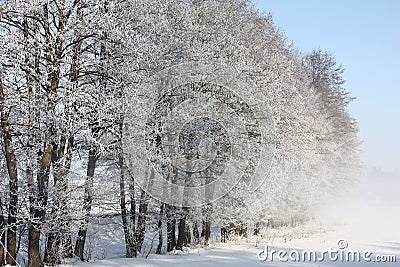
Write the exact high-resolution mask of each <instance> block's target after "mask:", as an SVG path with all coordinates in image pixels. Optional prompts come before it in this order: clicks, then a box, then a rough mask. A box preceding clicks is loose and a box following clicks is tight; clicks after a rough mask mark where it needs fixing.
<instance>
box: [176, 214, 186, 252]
mask: <svg viewBox="0 0 400 267" xmlns="http://www.w3.org/2000/svg"><path fill="white" fill-rule="evenodd" d="M186 217H187V210H186V208H184V209H183V214H182V217H181V218H180V219H179V224H178V242H177V243H176V249H180V250H182V247H183V246H186V245H187V244H188V240H187V229H188V228H187V225H186Z"/></svg>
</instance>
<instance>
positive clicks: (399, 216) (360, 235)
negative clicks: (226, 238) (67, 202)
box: [64, 173, 400, 267]
mask: <svg viewBox="0 0 400 267" xmlns="http://www.w3.org/2000/svg"><path fill="white" fill-rule="evenodd" d="M376 177H378V176H377V175H376V174H374V175H372V176H369V177H367V178H366V179H364V180H363V182H362V183H361V184H360V186H359V188H358V190H356V191H355V192H354V193H353V195H352V196H349V197H341V198H340V199H335V200H332V201H331V202H332V204H331V205H330V206H325V207H323V209H321V211H320V212H319V213H320V218H321V221H320V222H318V223H316V222H314V223H312V224H311V225H310V224H309V225H306V226H302V227H300V228H298V229H281V230H279V231H280V233H279V236H280V238H271V236H273V235H270V236H269V238H267V239H264V240H257V239H252V240H247V241H249V242H246V241H245V240H241V241H236V242H231V243H228V244H221V243H215V244H213V245H211V246H210V247H209V248H196V249H190V250H189V251H188V253H184V254H167V255H154V254H150V255H149V257H148V259H145V258H136V259H125V258H113V259H105V260H99V261H94V262H89V263H71V264H69V265H64V267H70V266H76V267H93V266H98V267H106V266H107V267H125V266H146V267H150V266H161V267H164V266H193V267H197V266H200V267H202V266H204V267H205V266H246V267H247V266H306V267H307V266H379V267H380V266H382V267H383V266H393V267H394V266H400V231H399V230H398V226H399V225H400V194H399V189H400V182H399V176H398V175H393V174H391V175H390V174H387V175H384V174H382V173H380V174H379V177H380V178H379V179H376ZM285 231H286V233H285ZM310 232H313V234H310ZM285 235H286V237H284V238H282V237H283V236H285ZM293 236H295V237H296V236H297V237H301V238H292V237H293ZM339 240H342V241H341V242H340V244H339V245H343V246H346V248H345V249H342V250H341V249H340V248H338V241H339ZM265 245H267V246H268V251H269V257H268V259H266V260H265V261H262V260H260V259H259V258H263V257H264V258H265V254H263V253H261V254H260V252H261V251H262V250H265ZM273 250H274V251H276V252H273ZM281 250H282V252H279V251H281ZM304 251H307V252H306V253H305V252H304ZM311 251H315V253H316V254H315V255H316V256H317V258H316V260H314V259H315V258H311V260H308V258H307V257H308V256H307V255H308V254H307V253H308V252H310V253H311ZM324 251H328V252H326V253H325V254H323V252H324ZM329 251H333V252H332V253H333V254H331V256H332V259H331V258H330V257H329V256H330V255H329V254H328V253H329ZM335 251H337V254H336V253H335ZM348 252H350V253H353V252H355V253H359V255H360V261H359V262H358V261H357V256H355V255H356V254H351V255H350V254H346V253H348ZM278 253H281V254H280V256H281V259H282V260H280V259H279V257H278ZM304 253H305V254H304ZM341 253H342V254H341ZM343 253H344V254H343ZM303 254H304V255H305V258H306V260H305V261H299V262H296V261H294V260H293V259H294V258H297V257H299V258H298V259H300V260H301V259H302V257H303V256H302V255H303ZM322 255H324V260H323V261H320V260H319V259H321V257H322ZM335 255H337V256H335ZM343 255H344V256H343ZM346 255H349V256H348V258H349V259H350V260H349V261H347V260H346ZM272 256H273V260H271V257H272ZM382 256H383V257H382ZM391 256H394V257H395V258H391ZM336 257H338V259H337V260H335V258H336ZM385 257H386V258H385ZM364 258H365V259H364ZM341 259H343V260H341ZM354 259H355V261H354ZM367 260H370V261H367ZM379 260H381V261H380V262H379ZM383 260H386V262H382V261H383ZM393 260H396V262H389V261H393Z"/></svg>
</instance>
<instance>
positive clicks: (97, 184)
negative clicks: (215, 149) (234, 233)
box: [0, 0, 358, 267]
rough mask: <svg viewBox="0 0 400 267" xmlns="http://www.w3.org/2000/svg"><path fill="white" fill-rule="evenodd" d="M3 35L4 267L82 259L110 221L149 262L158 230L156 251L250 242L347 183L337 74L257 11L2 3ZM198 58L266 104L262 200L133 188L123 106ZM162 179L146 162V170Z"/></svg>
mask: <svg viewBox="0 0 400 267" xmlns="http://www.w3.org/2000/svg"><path fill="white" fill-rule="evenodd" d="M0 37H1V38H0V113H1V134H2V140H1V144H2V153H3V155H4V156H3V157H1V159H0V164H1V171H2V177H4V178H3V179H2V180H1V183H0V186H1V194H0V266H1V265H3V264H5V263H6V264H10V265H12V266H13V265H16V264H17V262H24V261H27V263H28V266H32V267H37V266H43V265H44V264H43V262H45V263H48V264H57V263H59V262H61V260H62V259H63V258H66V257H74V256H75V257H78V258H79V259H81V260H85V259H87V255H86V254H85V251H86V248H85V244H86V245H87V236H88V234H90V227H91V225H93V223H94V220H93V219H94V218H99V217H102V216H103V217H104V216H105V215H107V216H112V215H113V214H117V215H118V216H120V218H121V225H122V226H121V227H122V229H123V231H124V239H125V243H126V256H127V257H136V256H137V254H138V253H141V252H142V248H143V244H144V242H145V237H146V233H149V232H157V231H158V237H159V238H158V239H159V242H158V247H157V248H156V252H157V253H163V252H164V251H165V250H167V251H171V250H173V249H175V248H182V246H184V245H188V244H190V243H201V244H203V245H207V243H208V240H209V237H210V233H211V230H210V229H211V225H212V224H215V225H220V226H222V227H224V226H228V225H231V226H232V225H233V226H240V228H241V229H242V230H241V231H242V232H243V231H244V230H243V229H245V228H246V227H247V226H248V225H249V224H251V223H255V222H264V223H267V222H268V221H269V220H271V219H274V220H279V219H282V220H286V219H291V218H300V219H303V218H305V217H307V216H309V215H311V211H312V207H313V206H314V205H316V204H318V203H319V201H320V200H321V194H328V193H329V192H331V191H332V192H333V191H335V190H337V188H338V187H340V186H342V185H343V184H348V183H351V182H352V177H351V175H352V172H351V170H353V169H354V166H356V164H357V147H358V139H357V126H356V123H355V121H354V119H353V118H351V117H350V115H349V113H348V111H347V109H346V107H347V104H348V103H349V102H350V101H351V100H352V99H351V98H350V97H349V95H348V93H347V92H346V90H345V89H344V87H343V84H344V80H343V76H342V73H343V70H342V68H341V67H340V66H338V65H337V64H336V62H335V61H334V58H333V57H332V55H330V54H329V53H326V52H323V51H320V50H315V51H313V52H312V53H310V54H307V55H305V56H303V55H299V54H297V53H295V52H294V50H293V49H292V48H291V47H289V46H288V45H287V44H286V40H285V37H284V35H283V34H282V33H281V32H279V31H278V30H277V29H276V27H275V26H274V24H273V21H272V18H271V16H265V15H263V14H260V13H258V12H257V11H256V10H255V9H254V8H253V7H252V5H251V2H250V1H246V0H233V1H212V0H211V1H199V0H189V1H178V0H167V1H165V0H156V1H149V0H141V1H130V0H128V1H110V0H51V1H48V0H36V1H14V0H12V1H0ZM191 61H192V62H211V61H212V62H218V63H220V64H223V65H227V66H232V67H234V69H235V70H236V71H237V72H238V73H243V74H245V75H247V76H248V77H250V78H251V80H252V82H253V83H254V84H255V85H256V88H258V89H259V90H260V92H261V94H262V95H263V96H264V97H265V101H266V103H265V104H266V105H268V106H269V107H270V110H271V115H272V119H273V121H274V124H275V131H276V133H275V135H276V144H275V145H276V152H275V155H274V163H273V166H272V168H271V171H270V174H269V176H268V179H267V181H266V182H265V183H264V184H262V186H261V187H260V188H259V189H258V190H257V191H256V193H255V194H254V193H253V194H250V193H249V192H248V191H246V188H245V186H244V185H243V184H241V183H239V184H238V186H237V187H235V189H234V190H232V191H230V192H229V193H228V194H227V195H226V196H225V197H223V198H222V199H220V200H218V201H217V202H214V203H212V204H207V205H204V206H202V207H194V208H193V207H192V208H187V207H183V208H180V207H174V206H171V205H167V204H165V203H162V202H160V201H158V200H157V199H153V198H152V197H151V196H150V195H148V194H147V193H146V191H143V190H142V189H141V188H140V187H138V186H135V185H136V184H135V179H140V178H141V177H137V175H139V174H138V173H132V172H130V171H129V168H127V161H129V160H131V161H132V159H127V158H126V156H127V155H129V153H128V154H127V153H126V151H124V148H125V147H124V145H123V142H124V140H123V137H124V134H123V133H124V129H125V128H126V121H125V120H126V117H125V116H126V113H125V111H126V110H128V109H129V110H134V111H135V116H137V117H143V116H145V115H146V114H142V109H141V107H142V105H143V103H138V102H127V101H124V100H126V96H127V95H132V94H133V95H134V94H135V93H137V92H139V91H140V90H139V88H138V87H140V86H142V85H143V81H145V80H146V79H148V78H149V77H152V75H154V74H155V73H157V72H158V71H160V70H163V69H165V68H168V67H171V66H174V65H176V64H180V63H182V62H191ZM240 90H243V92H241V91H239V92H237V93H239V94H241V93H244V92H245V91H246V88H241V89H240ZM157 94H158V92H148V98H153V97H155V98H158V97H159V96H158V95H157ZM130 127H131V128H130V129H135V125H133V124H132V122H130ZM137 130H142V129H137ZM154 172H155V170H154V168H152V165H151V162H149V165H148V168H147V169H146V170H145V172H143V173H145V175H146V176H148V177H149V179H150V180H151V179H152V177H154V175H155V174H154ZM168 179H173V177H169V178H168ZM254 199H257V201H256V202H255V201H254ZM176 228H178V235H177V236H176ZM88 231H89V233H88ZM165 236H166V242H163V240H164V239H165Z"/></svg>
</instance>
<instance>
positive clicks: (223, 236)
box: [221, 227, 228, 243]
mask: <svg viewBox="0 0 400 267" xmlns="http://www.w3.org/2000/svg"><path fill="white" fill-rule="evenodd" d="M227 239H228V231H227V230H226V227H221V242H222V243H226V240H227Z"/></svg>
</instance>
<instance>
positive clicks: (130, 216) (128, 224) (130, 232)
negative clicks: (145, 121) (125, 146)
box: [118, 124, 137, 258]
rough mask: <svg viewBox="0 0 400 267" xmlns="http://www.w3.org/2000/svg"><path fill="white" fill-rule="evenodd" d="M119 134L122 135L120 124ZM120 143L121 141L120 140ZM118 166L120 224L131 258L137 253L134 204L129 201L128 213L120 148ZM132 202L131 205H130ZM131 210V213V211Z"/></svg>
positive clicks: (122, 158)
mask: <svg viewBox="0 0 400 267" xmlns="http://www.w3.org/2000/svg"><path fill="white" fill-rule="evenodd" d="M120 134H121V135H122V124H121V125H120ZM120 145H122V142H121V140H120ZM118 161H119V163H118V165H119V168H120V181H119V187H120V208H121V217H122V226H123V228H124V236H125V248H126V255H125V256H126V257H127V258H133V257H136V255H137V253H136V251H135V239H134V232H135V215H134V212H135V206H134V205H135V204H134V202H133V203H131V213H128V208H127V205H126V191H125V182H126V181H125V172H124V156H123V154H122V149H121V151H120V153H119V160H118ZM130 194H131V201H132V198H133V197H134V196H133V191H131V192H130ZM132 204H133V206H132ZM132 212H133V213H132Z"/></svg>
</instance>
